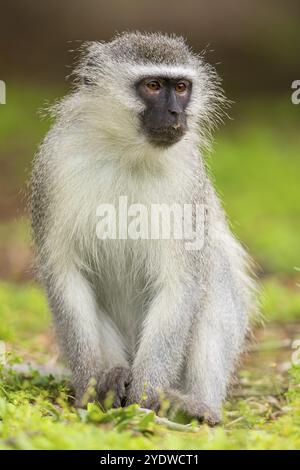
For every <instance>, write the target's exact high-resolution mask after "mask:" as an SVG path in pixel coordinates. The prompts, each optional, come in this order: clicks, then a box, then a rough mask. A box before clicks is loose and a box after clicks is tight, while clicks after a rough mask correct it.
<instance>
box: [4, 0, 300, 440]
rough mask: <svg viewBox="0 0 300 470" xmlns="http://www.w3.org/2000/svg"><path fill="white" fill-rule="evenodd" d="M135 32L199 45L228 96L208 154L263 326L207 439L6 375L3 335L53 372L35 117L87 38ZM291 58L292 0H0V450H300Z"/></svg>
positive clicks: (298, 35)
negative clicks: (37, 210) (34, 227)
mask: <svg viewBox="0 0 300 470" xmlns="http://www.w3.org/2000/svg"><path fill="white" fill-rule="evenodd" d="M135 29H138V30H142V31H143V30H145V31H164V32H169V33H177V34H182V35H183V36H185V37H186V38H187V40H188V42H189V43H190V44H191V46H192V47H193V48H194V49H195V50H196V51H202V50H205V51H206V57H207V60H208V61H209V62H210V63H212V64H213V65H215V66H216V68H217V70H218V72H219V74H220V75H221V77H222V78H223V85H224V89H225V92H226V95H227V96H228V97H229V99H230V100H232V101H233V104H232V107H231V109H230V111H229V115H230V119H227V120H226V122H225V125H224V126H222V127H221V128H220V129H219V130H218V131H217V132H216V134H215V141H214V146H213V149H212V152H211V153H210V154H209V155H206V156H205V157H206V161H207V165H208V167H209V168H210V173H211V175H212V178H213V180H214V183H215V185H216V188H217V190H218V193H219V194H220V196H221V198H222V200H223V203H224V207H225V209H226V212H227V214H228V216H229V219H230V222H231V225H232V229H233V231H234V232H235V234H236V235H237V236H238V237H239V239H240V240H241V241H242V243H243V244H244V245H245V246H246V247H247V248H248V250H249V251H250V253H251V255H252V257H253V258H254V260H255V261H256V263H257V264H256V271H257V274H258V276H259V280H260V284H261V286H262V294H261V305H262V311H263V313H264V315H265V318H266V328H265V330H264V331H262V330H258V331H256V334H257V337H258V339H259V341H258V346H257V347H256V346H254V348H253V349H252V353H251V354H250V355H249V358H248V360H247V361H246V363H245V366H244V367H245V369H244V370H241V372H240V382H239V383H240V387H241V388H240V390H238V391H237V395H233V397H231V399H230V402H229V403H227V404H226V405H225V411H224V413H225V414H224V426H223V427H222V428H218V429H217V430H216V432H214V433H212V430H210V429H208V428H206V427H205V426H202V427H200V428H199V430H198V434H196V435H195V434H190V435H188V434H186V433H185V432H183V433H174V432H173V433H170V431H169V430H168V431H167V432H163V431H162V428H161V427H160V426H158V427H157V428H156V427H155V426H154V424H153V416H152V417H151V416H150V420H149V417H148V418H147V419H146V421H147V422H146V421H145V420H143V418H142V419H140V418H139V419H137V417H136V416H135V412H134V411H126V410H122V411H120V410H113V411H112V412H111V413H110V414H109V413H108V414H107V415H108V416H107V415H104V416H103V414H102V415H101V413H100V414H99V410H98V409H97V410H96V409H94V408H91V409H90V410H89V411H88V413H87V415H84V414H78V413H77V411H75V410H74V409H73V408H72V407H70V405H72V403H73V402H72V400H71V399H70V394H71V393H72V392H70V391H69V388H68V386H67V388H65V386H64V384H61V383H56V382H55V381H53V380H54V379H53V377H52V378H51V376H50V377H48V378H47V379H45V378H43V377H42V376H39V374H38V373H34V374H33V375H32V376H31V378H29V379H28V378H26V377H25V378H24V377H23V376H22V375H20V374H18V373H11V375H10V374H8V375H6V374H5V370H4V372H3V371H1V360H2V356H1V347H2V349H3V342H1V341H4V342H5V347H6V350H7V351H8V352H9V353H11V357H12V358H13V361H14V360H15V356H16V355H18V356H20V361H21V362H24V361H26V360H30V361H33V362H34V363H41V364H45V363H46V364H47V365H50V366H51V365H55V364H56V362H57V358H58V354H57V349H56V347H55V342H54V339H53V333H52V329H51V326H50V325H51V321H50V315H49V310H48V307H47V304H46V301H45V296H44V293H43V292H42V290H41V288H40V287H39V285H38V284H37V283H36V281H35V280H34V275H33V269H32V250H31V243H30V231H29V223H28V217H27V216H26V212H25V205H26V204H25V201H26V181H27V180H28V176H29V173H30V168H31V162H32V158H33V155H34V153H35V151H36V150H37V147H38V145H39V143H40V142H41V139H42V138H43V136H44V135H45V133H46V132H47V130H48V128H49V126H50V124H51V123H50V121H49V120H48V119H42V116H41V114H43V113H40V111H41V110H43V109H45V107H47V106H49V104H53V103H54V102H55V100H56V99H57V98H59V97H61V96H63V95H64V94H65V93H66V92H67V90H68V89H69V88H70V83H69V82H68V81H66V80H65V76H66V75H68V74H69V73H70V71H71V68H70V67H71V65H72V63H73V62H74V60H75V59H76V55H77V54H76V49H77V48H78V46H79V45H80V43H81V41H83V40H107V39H109V38H110V37H111V36H113V35H114V33H115V32H117V31H119V32H120V31H123V30H135ZM299 59H300V2H299V0H286V1H284V0H223V1H220V0H218V1H217V0H199V1H197V0H185V1H184V2H182V1H181V0H172V1H162V0H152V1H151V2H148V1H143V0H128V1H123V0H111V1H103V0H63V1H58V0H43V1H40V2H38V1H36V0H22V1H21V2H20V1H18V0H1V2H0V80H3V81H5V83H6V87H7V96H6V99H7V103H6V104H5V105H1V104H0V191H1V197H0V372H1V375H0V381H1V387H0V449H1V448H17V449H18V448H21V449H28V448H39V449H45V448H47V449H48V448H49V449H52V448H80V447H83V448H117V449H120V448H128V449H134V448H144V449H150V448H153V447H156V448H158V449H161V448H171V449H173V448H178V449H183V448H186V449H192V448H195V446H196V447H199V448H288V449H290V448H300V433H299V429H300V428H299V409H300V407H299V404H300V401H299V400H300V396H299V377H300V375H299V371H298V372H297V374H298V375H297V377H298V378H296V375H295V374H294V378H292V379H291V377H290V378H289V376H288V374H287V370H288V368H289V367H290V361H291V354H292V351H293V350H292V344H293V343H292V342H293V340H294V339H297V338H299V334H300V272H299V268H300V249H299V233H300V184H299V180H300V152H299V148H300V133H299V124H300V104H299V105H295V104H292V101H291V95H292V88H291V85H292V82H293V81H294V80H297V79H298V80H300V67H299ZM9 356H10V355H9ZM2 372H3V373H2ZM292 377H293V376H292ZM287 389H289V390H288V392H287ZM126 413H127V414H126ZM151 420H152V421H151ZM102 421H103V423H104V424H101V422H102ZM108 423H110V424H108ZM118 423H119V424H118ZM70 424H71V425H70ZM125 428H126V429H127V428H128V429H129V432H125V431H124V430H125ZM120 431H122V432H120ZM179 434H180V435H179ZM189 436H191V437H189Z"/></svg>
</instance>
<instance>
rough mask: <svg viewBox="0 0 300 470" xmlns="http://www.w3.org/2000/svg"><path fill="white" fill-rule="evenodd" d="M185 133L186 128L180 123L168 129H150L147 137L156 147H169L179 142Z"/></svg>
mask: <svg viewBox="0 0 300 470" xmlns="http://www.w3.org/2000/svg"><path fill="white" fill-rule="evenodd" d="M185 133H186V126H183V125H182V124H179V123H178V124H174V125H172V126H168V127H160V128H150V129H148V130H147V137H148V140H149V141H150V142H151V144H153V145H154V146H156V147H169V146H171V145H174V144H176V143H177V142H179V141H180V140H181V138H182V137H183V136H184V134H185Z"/></svg>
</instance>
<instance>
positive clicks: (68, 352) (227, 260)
mask: <svg viewBox="0 0 300 470" xmlns="http://www.w3.org/2000/svg"><path fill="white" fill-rule="evenodd" d="M151 67H154V68H155V70H159V71H160V70H162V71H163V72H164V73H170V74H172V73H177V72H178V73H179V72H180V71H182V70H184V71H186V73H187V74H191V75H192V76H193V99H191V102H190V104H189V106H188V110H187V114H188V125H189V131H188V133H187V134H186V136H185V137H184V138H183V139H182V140H181V141H180V142H179V143H177V144H176V145H174V146H173V147H171V148H170V149H164V150H158V149H153V148H151V146H150V145H149V143H148V142H147V141H146V140H145V138H144V136H143V135H141V132H140V129H139V125H138V120H137V114H138V113H139V112H140V111H141V103H139V102H138V101H137V99H136V96H135V95H134V88H133V86H132V85H133V83H134V80H136V78H137V77H138V78H140V76H143V74H145V73H147V71H148V69H149V68H150V69H151ZM176 71H177V72H176ZM75 75H76V77H77V79H76V80H75V82H76V87H75V90H74V92H73V93H72V94H70V95H69V96H68V97H66V98H64V99H63V100H62V101H61V102H60V103H59V104H58V105H57V106H55V107H54V109H53V114H54V115H55V116H56V122H55V124H54V126H53V128H52V129H51V131H50V132H49V134H48V136H47V137H46V139H45V141H44V143H43V145H42V146H41V149H40V151H39V153H38V155H37V157H36V158H35V161H34V167H33V174H32V185H31V186H32V197H31V210H32V228H33V235H34V240H35V244H36V249H37V264H38V266H39V273H40V277H41V279H42V282H43V283H44V285H45V288H46V291H47V294H48V298H49V303H50V307H51V310H52V313H53V317H54V321H55V325H56V330H57V334H58V337H59V339H60V343H61V346H62V349H63V351H64V353H65V356H66V359H67V361H68V364H69V366H70V368H71V371H72V373H73V379H74V383H75V387H76V390H77V400H78V403H82V401H83V397H86V393H87V390H88V388H89V385H90V384H91V382H92V379H95V380H96V382H97V386H96V392H97V393H98V399H100V400H102V401H103V396H104V394H105V392H106V391H107V390H108V389H109V388H112V383H113V382H114V383H115V387H113V388H114V392H115V405H120V404H121V402H123V400H124V398H127V403H133V402H142V405H143V406H146V407H150V408H153V409H157V407H158V405H159V396H160V393H161V392H163V393H164V394H166V395H167V397H169V398H170V399H171V400H172V399H173V398H174V400H175V402H177V403H178V402H180V406H181V407H182V408H184V409H185V410H186V411H187V412H188V413H189V414H190V415H192V416H196V417H198V418H200V417H203V415H205V418H206V419H207V421H208V422H211V423H215V422H217V421H218V420H219V419H220V412H221V404H222V401H223V400H224V398H225V396H226V390H227V387H228V384H229V382H230V378H231V376H232V374H233V372H234V368H235V365H236V363H237V360H238V358H239V356H240V353H241V351H242V350H243V346H244V340H245V335H246V333H247V330H248V325H249V315H250V312H251V311H253V310H255V294H254V291H255V284H254V282H253V280H252V279H251V277H250V276H249V274H248V273H249V260H248V256H247V255H246V254H245V252H244V250H243V249H242V248H241V246H240V245H239V243H238V242H237V241H236V240H235V239H234V237H233V236H232V234H231V233H230V230H229V228H228V225H227V222H226V220H225V216H224V214H223V210H222V208H221V206H220V203H219V201H218V198H217V196H216V194H215V191H214V189H213V187H212V184H211V182H210V181H209V179H208V177H207V175H206V172H205V166H204V164H203V161H202V157H201V154H200V153H199V148H201V147H203V146H205V145H207V142H208V140H209V139H208V138H209V133H210V130H211V129H212V128H213V126H214V124H215V122H216V121H218V120H219V117H220V112H219V109H220V108H221V107H222V104H223V103H224V97H223V94H222V91H221V90H220V87H219V79H218V78H217V75H216V73H215V71H214V70H213V69H212V68H211V67H210V66H208V65H207V64H205V63H204V61H203V58H202V57H201V56H197V55H195V54H193V53H192V52H191V51H190V50H189V48H188V46H187V45H186V44H185V42H184V40H183V39H182V38H177V37H173V36H172V37H170V36H166V35H161V34H141V33H124V34H123V35H120V36H118V37H116V38H115V39H114V40H112V41H111V42H109V43H89V44H87V45H85V46H84V48H83V53H82V57H81V59H80V62H79V65H78V66H77V68H76V70H75ZM91 85H92V86H91ZM124 194H126V195H127V196H128V199H129V202H140V203H144V204H148V205H149V204H150V203H158V202H159V203H176V202H178V203H180V204H182V203H190V202H193V203H198V204H204V205H205V207H206V211H205V214H206V216H205V220H204V222H203V223H204V233H205V240H204V247H203V249H202V250H201V251H199V252H195V251H186V250H185V248H184V244H183V243H182V241H174V240H173V241H172V240H157V241H148V240H139V241H136V242H134V241H132V240H119V241H111V240H107V241H102V242H100V241H99V240H97V238H96V230H95V224H96V207H97V204H99V203H101V202H112V203H114V202H116V201H117V198H118V197H119V196H120V195H124ZM129 376H131V380H130V385H128V383H129ZM112 378H113V379H112ZM126 387H127V388H126ZM145 387H146V390H145ZM125 391H126V393H125ZM145 391H146V398H145V399H142V396H143V393H144V392H145ZM124 394H125V395H126V397H124Z"/></svg>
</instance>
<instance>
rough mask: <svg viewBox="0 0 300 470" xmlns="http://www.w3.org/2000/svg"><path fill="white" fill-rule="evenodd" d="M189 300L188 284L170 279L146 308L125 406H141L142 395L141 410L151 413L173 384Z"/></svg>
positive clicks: (180, 361)
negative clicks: (161, 393) (131, 404)
mask: <svg viewBox="0 0 300 470" xmlns="http://www.w3.org/2000/svg"><path fill="white" fill-rule="evenodd" d="M170 271H172V269H170ZM174 272H177V273H178V270H177V271H175V270H174V271H173V273H172V274H174ZM191 298H192V294H191V287H190V284H189V283H188V282H187V284H183V283H182V281H180V279H174V276H173V275H172V276H170V277H168V278H167V279H165V280H164V284H163V285H162V287H161V288H160V290H159V291H158V293H157V295H156V297H155V298H154V300H153V302H152V305H151V306H150V309H149V312H148V316H147V318H146V321H145V325H144V329H143V332H142V336H141V340H140V344H139V349H138V352H137V355H136V357H135V360H134V363H133V367H132V384H131V387H130V390H129V399H128V402H129V403H136V402H138V403H141V397H142V395H143V394H144V392H145V393H146V396H147V398H146V400H144V401H142V404H143V406H145V407H149V408H154V409H155V408H156V407H157V406H158V400H159V392H166V391H167V390H168V389H169V388H170V386H171V385H172V384H174V383H175V382H176V381H177V379H178V377H179V375H180V371H181V367H182V364H183V358H184V356H185V354H184V353H185V349H186V347H187V340H188V336H189V332H190V327H191V322H192V316H193V313H194V311H193V308H190V306H187V304H188V302H191V300H190V299H191ZM183 318H184V319H183Z"/></svg>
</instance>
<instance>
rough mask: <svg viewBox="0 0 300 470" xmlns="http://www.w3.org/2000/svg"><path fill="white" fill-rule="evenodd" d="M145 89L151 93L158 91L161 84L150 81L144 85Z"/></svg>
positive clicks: (156, 81)
mask: <svg viewBox="0 0 300 470" xmlns="http://www.w3.org/2000/svg"><path fill="white" fill-rule="evenodd" d="M146 86H147V88H149V90H151V91H158V90H160V89H161V84H160V83H159V81H158V80H150V82H147V83H146Z"/></svg>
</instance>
